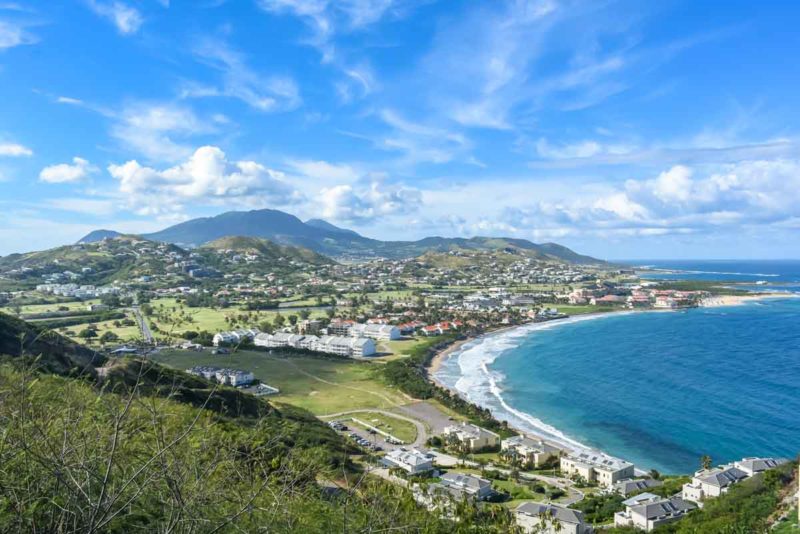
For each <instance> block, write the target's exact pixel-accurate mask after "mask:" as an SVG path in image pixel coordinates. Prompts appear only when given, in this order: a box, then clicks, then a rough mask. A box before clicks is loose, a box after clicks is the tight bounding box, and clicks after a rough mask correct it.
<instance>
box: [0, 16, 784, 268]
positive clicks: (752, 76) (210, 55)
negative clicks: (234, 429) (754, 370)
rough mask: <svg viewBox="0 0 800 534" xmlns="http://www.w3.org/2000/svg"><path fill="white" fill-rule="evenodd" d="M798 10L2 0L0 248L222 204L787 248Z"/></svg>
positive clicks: (657, 242)
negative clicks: (35, 0) (40, 0)
mask: <svg viewBox="0 0 800 534" xmlns="http://www.w3.org/2000/svg"><path fill="white" fill-rule="evenodd" d="M797 20H800V4H797V3H796V2H790V1H788V0H787V1H772V2H769V1H768V2H758V3H754V2H749V1H730V2H726V3H725V6H724V9H721V6H720V3H719V2H712V1H678V0H664V1H660V2H642V1H624V0H623V1H612V0H608V1H600V0H597V1H586V2H580V1H569V0H540V1H522V0H519V1H508V2H503V1H500V0H492V1H486V2H481V1H477V0H474V1H464V2H457V1H447V2H444V1H438V2H437V1H434V0H229V1H225V0H193V1H191V2H189V1H177V0H172V1H170V0H75V1H70V0H64V1H63V2H23V1H13V0H12V1H9V0H0V254H8V253H11V252H21V251H27V250H35V249H43V248H48V247H51V246H56V245H60V244H65V243H69V242H73V241H75V240H77V239H78V238H80V237H81V236H82V235H83V234H85V233H86V232H88V231H90V230H92V229H96V228H110V229H115V230H119V231H124V232H146V231H153V230H157V229H160V228H163V227H165V226H168V225H170V224H173V223H175V222H178V221H182V220H186V219H188V218H192V217H197V216H204V215H213V214H216V213H220V212H223V211H228V210H233V209H238V210H241V209H253V208H263V207H269V208H276V209H281V210H284V211H288V212H290V213H294V214H296V215H298V216H299V217H301V218H304V219H305V218H310V217H321V218H325V219H327V220H329V221H330V222H333V223H335V224H338V225H341V226H346V227H350V228H353V229H355V230H358V231H360V232H361V233H363V234H365V235H368V236H370V237H376V238H382V239H416V238H421V237H424V236H428V235H445V236H472V235H505V236H513V237H523V238H528V239H531V240H534V241H537V242H543V241H555V242H559V243H562V244H565V245H568V246H571V247H573V248H575V249H576V250H579V251H581V252H584V253H589V254H593V255H595V256H598V257H603V258H654V257H660V258H797V257H800V172H798V171H800V151H798V148H800V147H799V146H798V127H797V125H798V124H799V123H800V105H798V104H800V92H798V91H797V87H798V85H799V84H798V82H800V76H798V74H800V64H798V62H797V57H796V56H797V53H798V51H799V50H800V33H798V32H797V31H796V22H797Z"/></svg>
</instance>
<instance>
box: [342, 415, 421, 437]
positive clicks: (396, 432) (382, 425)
mask: <svg viewBox="0 0 800 534" xmlns="http://www.w3.org/2000/svg"><path fill="white" fill-rule="evenodd" d="M352 417H355V418H356V419H359V420H361V421H364V422H365V423H367V424H369V425H372V426H374V427H375V428H379V429H381V430H383V431H384V432H387V433H389V434H391V435H392V436H394V437H396V438H397V439H399V440H401V441H404V442H405V443H413V442H414V440H415V439H417V427H415V426H414V425H413V424H411V423H409V422H408V421H403V420H402V419H398V418H396V417H389V416H387V415H384V414H382V413H355V414H353V415H352ZM351 423H352V424H354V425H357V426H359V427H362V428H365V427H363V426H362V425H359V424H358V423H356V422H355V421H352V422H351Z"/></svg>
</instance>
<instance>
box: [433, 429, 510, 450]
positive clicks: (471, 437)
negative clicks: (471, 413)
mask: <svg viewBox="0 0 800 534" xmlns="http://www.w3.org/2000/svg"><path fill="white" fill-rule="evenodd" d="M442 435H443V436H444V437H445V438H448V437H450V436H454V437H455V438H456V439H457V440H458V441H460V442H461V443H465V444H466V445H467V446H468V447H469V450H471V451H477V450H480V449H483V448H486V447H496V446H497V445H498V444H499V443H500V436H498V435H497V434H495V433H494V432H492V431H491V430H486V429H485V428H481V427H479V426H477V425H473V424H469V423H461V424H460V425H450V426H448V427H445V429H444V430H443V431H442Z"/></svg>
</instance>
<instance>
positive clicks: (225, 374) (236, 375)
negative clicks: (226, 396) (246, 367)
mask: <svg viewBox="0 0 800 534" xmlns="http://www.w3.org/2000/svg"><path fill="white" fill-rule="evenodd" d="M215 376H216V378H217V382H219V383H220V384H228V385H230V386H234V387H236V386H243V385H245V384H249V383H251V382H252V381H253V379H254V377H253V373H251V372H250V371H242V370H240V369H220V370H219V371H217V372H216V375H215Z"/></svg>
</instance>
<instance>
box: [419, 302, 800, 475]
mask: <svg viewBox="0 0 800 534" xmlns="http://www.w3.org/2000/svg"><path fill="white" fill-rule="evenodd" d="M797 297H800V295H797V294H791V293H764V294H751V295H719V296H714V297H709V298H707V299H705V300H703V301H702V302H700V304H699V307H709V308H710V307H726V306H741V305H744V304H748V303H753V302H757V301H759V300H768V299H783V298H797ZM670 311H681V310H680V309H649V310H629V309H620V310H618V311H612V312H596V313H587V314H581V315H572V316H569V317H567V318H566V319H562V320H554V321H548V322H546V323H535V324H536V325H548V323H551V324H552V326H558V325H559V324H561V325H563V324H570V323H574V322H577V321H580V320H592V319H598V318H602V317H614V316H619V315H623V314H632V313H653V312H670ZM553 323H554V324H553ZM533 325H534V323H524V324H520V325H514V326H507V327H503V328H498V329H496V330H491V331H488V332H485V333H483V334H480V335H477V336H469V337H467V338H465V339H461V340H458V341H456V342H454V343H452V344H450V345H448V346H447V347H445V348H443V349H442V350H439V351H437V353H436V354H435V355H434V356H433V357H432V358H431V359H430V360H429V363H428V365H427V366H426V371H427V376H428V380H429V381H430V382H432V383H433V384H435V385H436V386H438V387H441V388H444V389H447V390H448V391H450V392H451V393H452V394H454V395H458V396H459V397H461V398H464V399H465V400H467V401H469V402H475V401H474V400H473V399H470V398H469V397H467V396H465V395H464V394H463V393H462V392H461V391H459V390H458V389H457V388H455V387H452V386H450V385H448V384H445V383H443V382H442V381H441V380H439V378H438V377H437V376H436V375H437V373H438V372H439V371H440V370H441V367H442V365H443V364H444V363H445V362H447V361H448V360H449V359H450V358H451V357H452V356H453V355H455V354H459V353H460V352H462V351H463V350H464V348H465V346H466V345H467V344H469V343H476V342H481V340H485V339H487V338H490V337H493V336H497V335H498V334H502V333H504V332H510V331H514V330H519V329H526V330H529V331H535V328H532V326H533ZM548 326H550V325H548ZM484 371H487V369H486V366H485V365H484ZM487 372H488V371H487ZM490 380H492V379H490ZM492 381H493V380H492ZM497 398H498V401H499V402H500V405H502V408H503V412H505V413H504V414H503V415H501V416H500V417H498V415H496V414H495V413H494V409H495V408H496V407H495V408H493V407H492V406H490V405H486V404H484V403H480V402H476V404H478V405H479V406H481V407H482V408H486V409H489V410H491V411H492V412H493V413H492V416H493V417H494V418H495V419H497V420H501V419H505V421H506V422H507V424H508V427H509V428H510V429H512V430H513V431H515V432H517V433H519V434H525V435H529V436H532V437H535V438H539V439H543V440H545V441H550V442H552V443H555V444H557V445H559V446H561V447H562V448H564V449H565V450H568V451H570V452H572V453H580V452H586V451H590V452H592V453H599V454H603V455H607V456H612V457H613V455H610V454H608V453H607V452H605V451H603V450H601V449H599V448H596V447H591V446H587V445H584V444H583V443H580V442H578V441H575V440H574V439H572V438H571V437H569V436H568V435H566V434H564V433H563V432H562V431H560V430H559V429H557V428H555V427H551V426H550V425H548V424H546V423H544V422H543V421H541V420H540V419H538V417H537V415H534V414H528V413H525V412H522V411H520V410H517V409H515V408H513V407H511V406H509V405H507V404H506V402H505V400H503V399H502V398H500V397H497ZM504 415H510V416H512V417H511V418H509V417H503V416H504ZM538 415H546V414H538ZM509 419H516V420H517V421H513V420H509ZM636 471H637V473H638V474H641V473H644V472H645V471H642V470H641V469H640V466H637V468H636Z"/></svg>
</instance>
